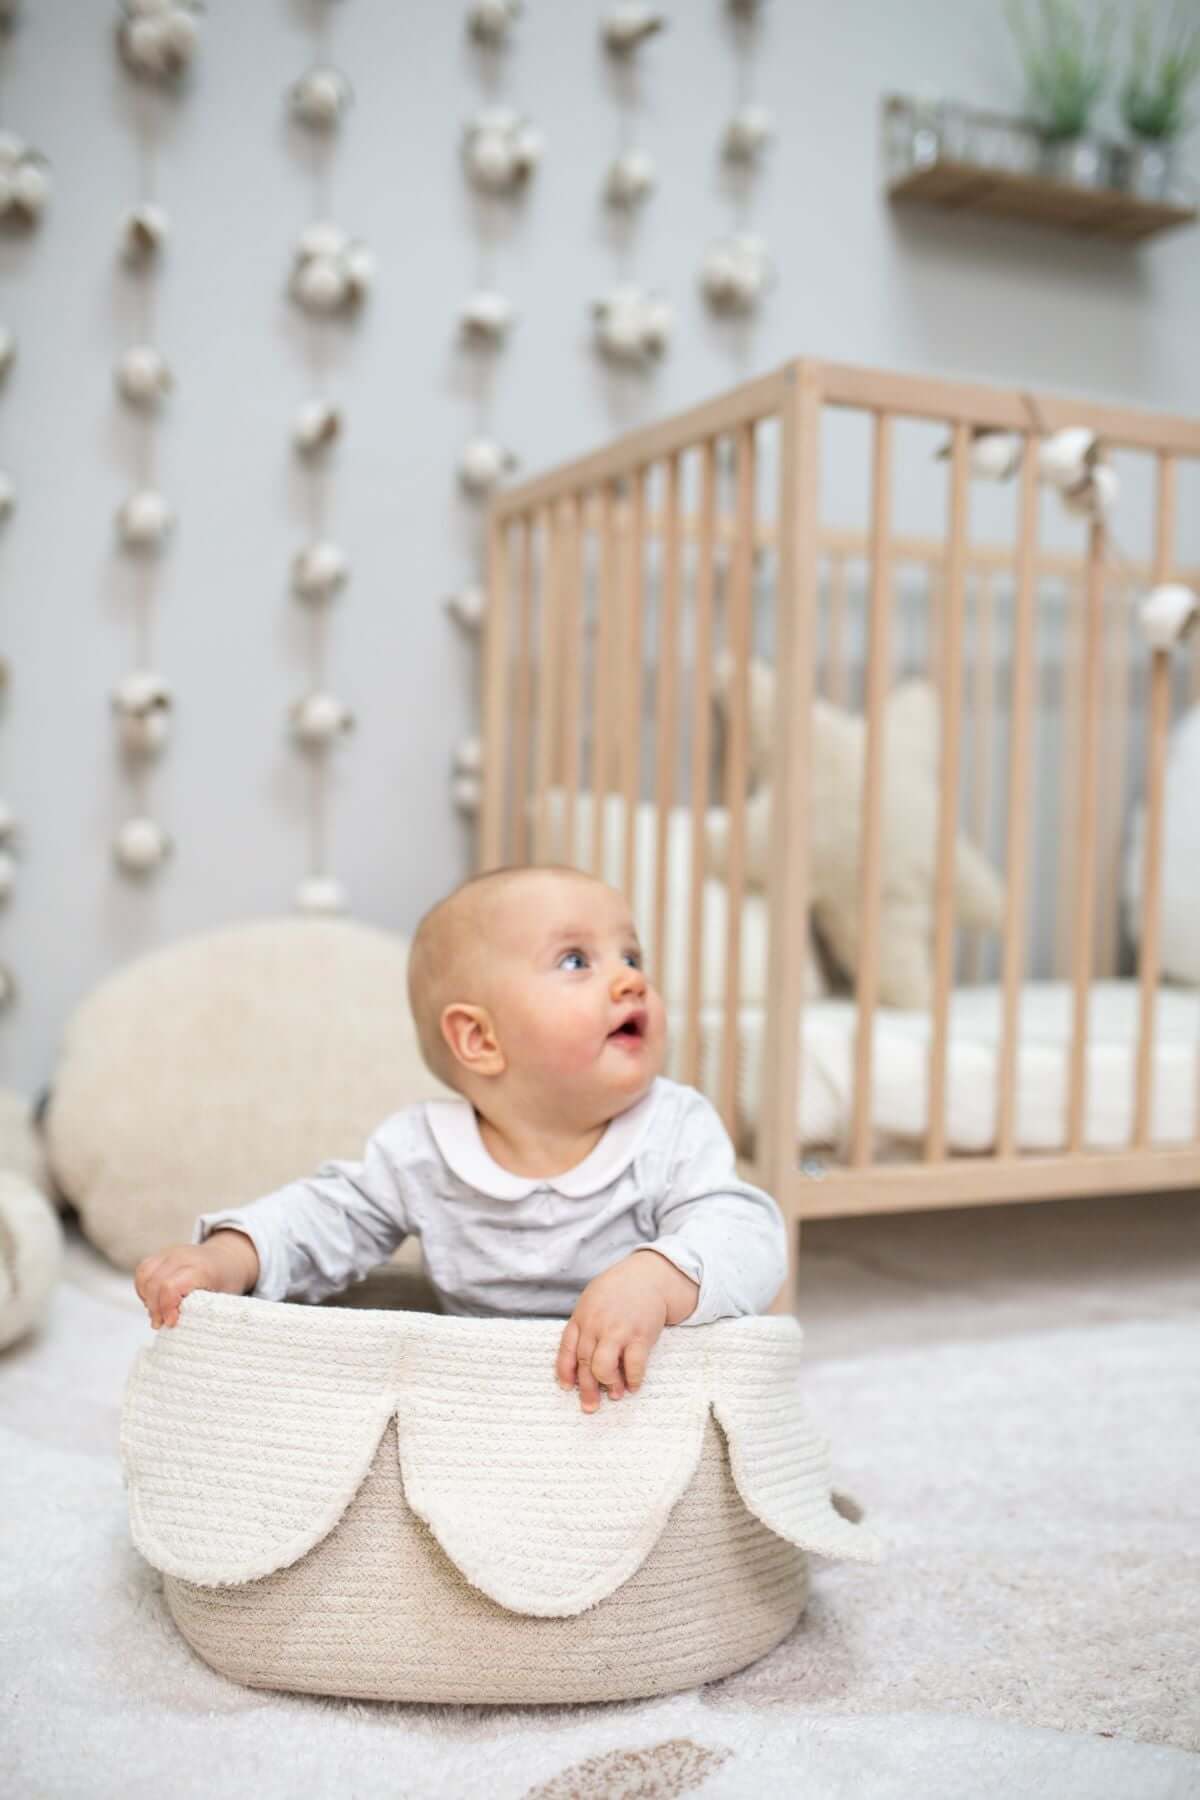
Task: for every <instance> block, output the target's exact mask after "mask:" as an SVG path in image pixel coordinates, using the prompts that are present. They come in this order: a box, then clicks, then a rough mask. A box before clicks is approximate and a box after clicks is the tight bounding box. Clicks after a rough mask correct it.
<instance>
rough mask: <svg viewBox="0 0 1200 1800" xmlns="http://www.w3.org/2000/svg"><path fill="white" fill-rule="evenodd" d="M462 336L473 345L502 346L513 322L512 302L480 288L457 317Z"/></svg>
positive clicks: (500, 295) (501, 295)
mask: <svg viewBox="0 0 1200 1800" xmlns="http://www.w3.org/2000/svg"><path fill="white" fill-rule="evenodd" d="M459 318H460V323H461V328H462V333H463V336H464V337H466V338H468V339H469V340H471V341H472V342H474V343H481V344H502V343H503V342H504V339H505V338H506V337H507V335H508V333H509V330H510V329H511V327H512V322H513V309H512V302H511V301H510V300H507V299H506V298H505V296H504V295H503V294H497V293H494V292H493V291H491V290H490V289H487V288H481V289H480V290H479V292H478V293H476V294H472V296H471V298H470V299H469V300H468V301H467V303H466V305H465V306H464V307H463V309H462V312H461V314H460V315H459Z"/></svg>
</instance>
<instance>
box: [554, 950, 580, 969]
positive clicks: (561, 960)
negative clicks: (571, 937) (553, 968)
mask: <svg viewBox="0 0 1200 1800" xmlns="http://www.w3.org/2000/svg"><path fill="white" fill-rule="evenodd" d="M569 956H578V957H580V958H581V959H582V960H583V961H584V962H586V961H587V958H586V957H585V956H584V954H583V951H582V950H564V951H563V953H562V955H561V956H560V957H559V959H558V966H559V968H560V969H561V968H562V966H563V964H564V963H565V962H566V960H567V958H568V957H569Z"/></svg>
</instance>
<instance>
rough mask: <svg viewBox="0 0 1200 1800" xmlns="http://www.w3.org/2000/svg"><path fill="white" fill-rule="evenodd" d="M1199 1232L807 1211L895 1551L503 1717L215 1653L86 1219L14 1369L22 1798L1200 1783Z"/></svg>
mask: <svg viewBox="0 0 1200 1800" xmlns="http://www.w3.org/2000/svg"><path fill="white" fill-rule="evenodd" d="M1198 1251H1200V1198H1198V1197H1174V1198H1171V1197H1155V1198H1150V1199H1140V1200H1139V1199H1131V1200H1107V1199H1105V1200H1098V1201H1076V1202H1062V1203H1055V1204H1049V1205H1034V1206H1019V1207H1007V1208H996V1209H978V1210H971V1211H964V1212H959V1213H943V1214H933V1213H930V1214H925V1215H914V1216H909V1217H893V1218H879V1219H865V1220H855V1221H828V1222H824V1223H822V1224H820V1225H813V1226H810V1227H808V1228H807V1229H806V1232H805V1236H804V1258H803V1298H802V1305H801V1314H802V1317H803V1320H804V1323H805V1326H806V1330H807V1333H808V1359H809V1377H808V1395H809V1406H810V1409H811V1412H812V1414H813V1417H814V1419H815V1420H816V1422H817V1423H818V1425H820V1426H821V1427H822V1428H824V1429H825V1430H826V1431H827V1432H828V1434H829V1435H830V1436H831V1437H832V1440H833V1444H834V1451H835V1478H836V1480H837V1483H838V1485H839V1486H842V1487H844V1488H847V1489H848V1490H849V1491H850V1492H851V1493H853V1494H854V1495H855V1496H856V1497H857V1498H858V1499H859V1500H860V1501H861V1502H862V1503H863V1504H864V1506H865V1507H866V1509H867V1513H868V1516H869V1519H870V1522H871V1524H872V1526H873V1528H874V1529H876V1530H877V1531H878V1532H879V1533H880V1534H881V1535H882V1536H883V1537H884V1538H885V1539H886V1541H887V1544H888V1553H887V1557H886V1560H885V1562H884V1563H883V1565H882V1566H880V1567H878V1568H858V1567H851V1566H833V1565H829V1564H822V1563H818V1564H816V1570H817V1573H816V1580H815V1586H814V1595H813V1599H812V1602H811V1606H810V1611H809V1613H808V1616H807V1618H806V1619H805V1620H804V1621H803V1622H802V1623H801V1625H800V1627H799V1629H798V1630H797V1632H796V1633H795V1634H794V1635H793V1636H792V1637H791V1638H790V1639H789V1640H788V1641H787V1642H786V1643H784V1644H783V1645H781V1646H780V1648H779V1649H778V1650H776V1651H775V1652H774V1653H773V1654H772V1655H771V1656H769V1657H767V1658H765V1659H764V1660H763V1661H762V1662H761V1663H759V1664H757V1665H755V1666H754V1667H752V1668H750V1669H748V1670H746V1671H744V1672H743V1673H742V1674H741V1675H735V1676H732V1677H731V1678H730V1679H728V1680H727V1681H725V1682H721V1683H717V1684H714V1685H713V1686H711V1687H709V1688H707V1689H703V1690H700V1691H699V1692H696V1693H690V1694H684V1695H679V1696H675V1697H672V1698H668V1699H663V1700H657V1701H647V1702H636V1703H629V1704H626V1705H620V1706H603V1707H594V1708H541V1709H512V1708H506V1709H501V1710H491V1709H486V1708H477V1709H476V1708H437V1707H416V1706H390V1705H383V1704H374V1703H362V1702H351V1701H336V1700H328V1701H325V1700H319V1699H314V1698H311V1697H305V1696H289V1695H279V1694H268V1693H261V1692H254V1691H251V1690H248V1689H244V1688H241V1687H238V1686H236V1685H235V1684H233V1683H231V1682H229V1681H227V1680H225V1679H224V1678H223V1677H221V1676H219V1675H217V1674H215V1673H214V1672H213V1671H212V1670H210V1669H208V1668H207V1667H206V1666H205V1665H204V1664H203V1663H202V1662H200V1661H199V1660H198V1659H197V1658H196V1657H195V1656H194V1655H193V1653H192V1652H191V1651H190V1650H189V1649H188V1647H187V1646H186V1645H185V1644H184V1643H183V1641H182V1639H181V1638H180V1637H179V1635H178V1634H177V1632H176V1630H175V1627H174V1625H173V1624H172V1622H171V1620H170V1617H169V1615H168V1614H167V1612H166V1609H165V1606H164V1603H163V1600H162V1596H161V1591H160V1585H159V1578H158V1576H157V1575H155V1573H154V1572H153V1571H152V1570H151V1569H149V1568H148V1567H147V1566H146V1565H145V1564H144V1563H143V1562H142V1561H141V1559H140V1558H139V1557H138V1555H137V1554H136V1552H135V1551H134V1550H133V1549H132V1547H131V1545H130V1542H129V1537H128V1530H127V1525H126V1514H125V1501H124V1492H123V1489H122V1486H121V1478H120V1472H119V1468H118V1464H117V1458H116V1431H117V1418H118V1413H119V1409H120V1401H121V1393H122V1390H123V1387H124V1382H125V1377H126V1374H127V1371H128V1368H129V1364H130V1361H131V1359H132V1356H133V1353H134V1350H135V1349H136V1347H137V1346H138V1345H139V1344H141V1343H144V1342H146V1341H147V1340H148V1338H149V1336H150V1328H149V1325H148V1324H147V1323H146V1320H145V1315H144V1312H143V1310H142V1308H141V1306H140V1303H139V1302H138V1301H137V1299H136V1296H135V1295H134V1294H133V1290H132V1286H131V1283H130V1280H129V1277H128V1276H126V1275H124V1274H120V1273H118V1272H117V1271H115V1270H113V1269H112V1268H110V1267H109V1265H108V1264H107V1263H105V1262H104V1260H103V1259H102V1258H101V1257H100V1256H99V1254H98V1253H97V1252H96V1251H94V1250H93V1249H92V1248H91V1247H90V1246H89V1245H88V1244H86V1243H85V1242H84V1241H83V1240H82V1239H81V1238H80V1237H79V1236H78V1233H77V1232H75V1231H74V1229H73V1228H71V1229H69V1241H68V1250H67V1261H66V1275H65V1279H64V1281H63V1282H62V1284H61V1285H60V1286H59V1288H58V1289H57V1290H56V1293H55V1296H54V1301H53V1306H52V1309H51V1314H50V1317H49V1320H48V1322H47V1325H46V1327H45V1329H44V1330H43V1331H41V1332H40V1333H39V1334H38V1335H37V1336H36V1337H35V1338H32V1339H30V1340H28V1341H27V1342H25V1343H23V1344H20V1345H16V1346H14V1347H13V1348H12V1349H11V1350H9V1351H8V1352H6V1353H3V1354H0V1508H2V1510H0V1580H2V1582H3V1606H2V1609H0V1744H2V1745H3V1759H2V1760H3V1768H4V1776H3V1784H2V1785H3V1790H4V1792H5V1794H6V1795H8V1794H11V1795H12V1796H13V1797H14V1800H35V1797H36V1800H43V1797H45V1800H59V1797H70V1800H77V1797H78V1800H92V1797H95V1800H108V1797H109V1796H112V1800H118V1797H120V1800H139V1797H140V1796H143V1795H145V1796H147V1800H149V1797H150V1796H154V1800H161V1796H162V1794H163V1793H164V1792H167V1793H169V1794H170V1795H171V1796H172V1800H187V1797H189V1796H193V1795H194V1796H197V1797H199V1796H205V1800H211V1797H217V1800H226V1797H227V1796H228V1797H229V1800H242V1797H243V1796H245V1797H246V1800H251V1797H253V1800H284V1797H285V1796H286V1797H287V1800H292V1796H294V1795H295V1794H296V1793H297V1792H298V1791H301V1790H302V1791H304V1792H305V1793H307V1794H310V1795H313V1796H316V1797H318V1800H323V1797H324V1796H326V1795H329V1796H339V1800H340V1797H341V1796H352V1797H353V1800H375V1797H376V1796H378V1797H379V1800H384V1797H386V1800H409V1797H411V1800H425V1797H426V1796H446V1797H447V1800H460V1797H462V1800H473V1797H474V1796H476V1795H479V1796H487V1800H635V1797H636V1800H669V1797H672V1796H687V1795H692V1794H696V1795H703V1796H705V1800H735V1797H736V1800H762V1796H765V1795H771V1796H774V1795H789V1796H790V1795H792V1794H795V1795H797V1796H805V1797H806V1800H843V1797H844V1800H862V1797H865V1796H867V1795H869V1796H870V1800H917V1797H919V1800H941V1797H942V1796H945V1800H951V1797H953V1800H992V1797H993V1796H995V1797H996V1800H1001V1797H1003V1800H1011V1797H1012V1796H1016V1795H1022V1796H1024V1795H1034V1794H1039V1795H1040V1794H1046V1795H1053V1796H1054V1797H1055V1800H1194V1797H1195V1796H1196V1795H1198V1794H1200V1755H1198V1754H1197V1752H1200V1328H1198V1327H1197V1324H1196V1317H1197V1301H1198V1300H1200V1269H1198V1266H1197V1265H1198V1260H1200V1259H1198V1255H1197V1252H1198ZM622 1404H627V1403H626V1402H622Z"/></svg>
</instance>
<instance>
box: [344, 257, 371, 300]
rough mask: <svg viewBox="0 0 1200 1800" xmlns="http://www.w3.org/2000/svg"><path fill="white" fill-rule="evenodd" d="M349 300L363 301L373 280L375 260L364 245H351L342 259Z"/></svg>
mask: <svg viewBox="0 0 1200 1800" xmlns="http://www.w3.org/2000/svg"><path fill="white" fill-rule="evenodd" d="M342 268H343V270H344V272H345V276H346V286H347V288H348V290H349V296H350V299H351V300H355V301H358V300H364V299H365V298H366V296H367V295H368V294H369V293H370V291H371V284H372V282H373V281H374V280H375V258H374V256H373V255H372V253H371V251H370V250H368V249H367V246H366V245H365V244H351V246H350V248H349V249H348V250H347V252H346V254H345V256H344V257H343V258H342Z"/></svg>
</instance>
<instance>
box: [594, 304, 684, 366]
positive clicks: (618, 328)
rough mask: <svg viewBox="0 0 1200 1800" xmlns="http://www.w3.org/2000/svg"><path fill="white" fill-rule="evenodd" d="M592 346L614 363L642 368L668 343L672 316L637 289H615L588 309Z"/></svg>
mask: <svg viewBox="0 0 1200 1800" xmlns="http://www.w3.org/2000/svg"><path fill="white" fill-rule="evenodd" d="M592 315H593V321H594V325H595V332H596V346H597V348H598V349H599V350H600V351H601V352H602V353H603V354H604V355H605V356H607V357H609V358H611V359H612V360H613V361H614V362H623V363H632V364H645V363H647V362H648V361H649V360H650V359H651V358H652V357H654V356H658V355H661V353H662V352H663V350H665V349H666V347H667V343H668V342H669V340H670V335H671V326H672V313H671V308H670V307H669V306H668V305H667V303H666V302H665V301H664V300H659V299H656V298H654V297H653V296H652V295H650V294H647V293H646V292H645V291H644V290H643V289H642V288H639V287H628V286H623V287H616V288H613V290H612V292H611V293H609V294H607V295H605V297H604V299H602V300H598V301H596V303H595V305H594V306H593V308H592Z"/></svg>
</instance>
